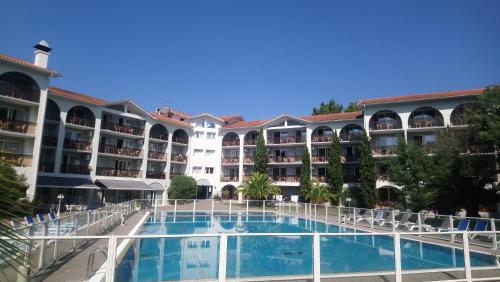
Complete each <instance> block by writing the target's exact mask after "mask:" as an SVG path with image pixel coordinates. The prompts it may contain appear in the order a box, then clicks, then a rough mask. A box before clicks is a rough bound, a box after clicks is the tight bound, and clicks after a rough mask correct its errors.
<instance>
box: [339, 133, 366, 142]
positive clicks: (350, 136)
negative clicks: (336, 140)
mask: <svg viewBox="0 0 500 282" xmlns="http://www.w3.org/2000/svg"><path fill="white" fill-rule="evenodd" d="M362 136H363V135H362V134H359V133H342V134H340V141H343V142H348V141H359V140H361V137H362Z"/></svg>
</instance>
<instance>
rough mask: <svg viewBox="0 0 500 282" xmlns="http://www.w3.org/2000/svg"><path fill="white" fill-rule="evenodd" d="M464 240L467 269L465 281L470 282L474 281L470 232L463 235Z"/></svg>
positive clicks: (465, 266) (465, 267)
mask: <svg viewBox="0 0 500 282" xmlns="http://www.w3.org/2000/svg"><path fill="white" fill-rule="evenodd" d="M462 239H463V242H464V269H465V280H467V281H468V282H471V281H472V274H471V269H470V252H469V232H467V231H465V232H464V233H462Z"/></svg>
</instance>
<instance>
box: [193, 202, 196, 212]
mask: <svg viewBox="0 0 500 282" xmlns="http://www.w3.org/2000/svg"><path fill="white" fill-rule="evenodd" d="M195 214H196V200H194V201H193V216H194V215H195Z"/></svg>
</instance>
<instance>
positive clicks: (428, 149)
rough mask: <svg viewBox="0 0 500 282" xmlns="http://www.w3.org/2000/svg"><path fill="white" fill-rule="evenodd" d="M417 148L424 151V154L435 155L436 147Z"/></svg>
mask: <svg viewBox="0 0 500 282" xmlns="http://www.w3.org/2000/svg"><path fill="white" fill-rule="evenodd" d="M417 146H418V147H420V148H421V149H422V150H424V152H425V153H426V154H435V153H436V152H437V149H436V145H434V144H422V145H417Z"/></svg>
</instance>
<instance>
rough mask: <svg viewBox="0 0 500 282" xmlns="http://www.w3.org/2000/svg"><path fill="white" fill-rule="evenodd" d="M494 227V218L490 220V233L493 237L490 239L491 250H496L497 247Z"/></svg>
mask: <svg viewBox="0 0 500 282" xmlns="http://www.w3.org/2000/svg"><path fill="white" fill-rule="evenodd" d="M496 228H497V227H496V226H495V219H494V218H490V229H491V232H493V234H492V235H493V236H492V237H491V238H492V239H493V249H496V248H497V247H498V241H497V233H496V232H497V230H496Z"/></svg>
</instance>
